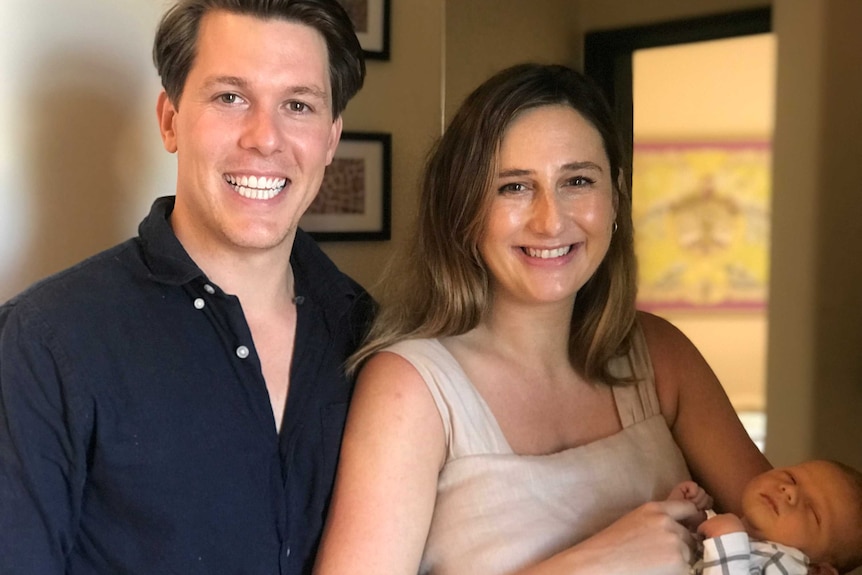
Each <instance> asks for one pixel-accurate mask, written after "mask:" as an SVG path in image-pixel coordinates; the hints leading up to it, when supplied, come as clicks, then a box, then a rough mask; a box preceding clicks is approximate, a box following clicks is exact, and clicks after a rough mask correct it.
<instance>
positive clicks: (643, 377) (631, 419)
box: [610, 323, 661, 427]
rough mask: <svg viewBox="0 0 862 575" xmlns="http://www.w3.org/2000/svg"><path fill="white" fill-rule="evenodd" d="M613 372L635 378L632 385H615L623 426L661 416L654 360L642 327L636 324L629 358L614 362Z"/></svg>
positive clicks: (614, 389)
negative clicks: (653, 365) (656, 389)
mask: <svg viewBox="0 0 862 575" xmlns="http://www.w3.org/2000/svg"><path fill="white" fill-rule="evenodd" d="M610 369H611V373H613V374H614V375H616V376H618V377H633V378H634V379H635V381H634V382H632V383H631V384H620V385H614V386H613V387H612V388H611V389H612V390H613V394H614V401H615V402H616V404H617V413H618V414H619V416H620V421H621V422H622V425H623V427H628V426H630V425H633V424H635V423H638V422H641V421H643V420H645V419H648V418H650V417H652V416H653V415H657V414H660V413H661V407H660V406H659V402H658V395H656V391H655V374H654V373H653V367H652V361H651V360H650V357H649V350H648V349H647V344H646V338H645V337H644V334H643V331H642V330H641V328H640V324H638V323H636V324H635V327H634V329H633V331H632V346H631V350H629V353H628V354H627V355H623V356H619V357H615V358H614V359H612V360H611V364H610Z"/></svg>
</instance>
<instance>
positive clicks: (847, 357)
mask: <svg viewBox="0 0 862 575" xmlns="http://www.w3.org/2000/svg"><path fill="white" fill-rule="evenodd" d="M167 5H168V2H167V1H166V0H123V1H117V0H65V1H64V2H56V1H55V0H5V1H4V2H2V3H0V19H2V21H3V22H6V23H7V26H6V27H5V29H4V42H3V43H0V69H2V71H3V77H4V78H5V79H6V82H7V84H6V85H7V90H6V98H5V102H4V105H3V106H0V299H2V300H5V299H7V298H9V297H11V296H12V295H13V294H14V293H16V292H17V291H19V290H20V289H22V288H23V287H25V286H26V285H28V284H30V283H32V282H33V281H34V280H36V279H38V278H40V277H43V276H45V275H47V274H49V273H52V272H54V271H57V270H59V269H62V268H64V267H66V266H68V265H71V264H73V263H75V262H76V261H79V260H80V259H82V258H84V257H86V256H88V255H90V254H91V253H94V252H95V251H98V250H100V249H103V248H106V247H108V246H110V245H113V244H115V243H117V242H119V241H121V240H123V239H125V238H127V237H129V236H130V235H133V234H134V233H135V230H136V226H137V223H138V222H139V220H140V219H141V218H142V217H143V215H144V214H145V213H146V212H147V210H148V208H149V204H150V203H151V201H152V199H153V198H155V197H157V196H161V195H166V194H171V193H173V186H174V168H175V163H174V162H175V160H174V158H173V156H170V155H168V154H167V153H165V152H164V151H163V149H162V147H161V143H160V139H159V134H158V129H157V124H156V121H155V118H156V116H155V100H156V95H157V93H158V90H159V83H158V78H157V76H156V73H155V71H154V69H153V65H152V61H151V56H150V53H151V42H152V34H153V31H154V28H155V25H156V22H157V20H158V18H159V16H160V14H161V13H162V12H163V11H164V9H165V8H166V6H167ZM763 6H771V7H772V14H773V31H774V34H775V57H776V61H777V64H776V69H775V80H774V82H775V109H774V134H773V142H772V158H771V167H770V177H771V182H772V205H771V224H770V238H769V253H768V257H769V261H768V267H769V274H770V282H769V288H768V293H767V298H766V301H767V303H768V307H766V308H764V309H765V311H764V314H768V327H764V328H763V333H762V334H761V335H760V336H758V337H760V339H761V341H762V345H763V347H764V351H765V356H764V357H765V358H766V360H765V361H764V363H763V364H757V362H756V361H754V362H751V363H749V362H748V361H747V360H743V361H738V362H737V364H736V365H735V369H736V370H737V372H738V373H737V374H736V375H734V374H730V375H725V376H723V377H724V379H725V385H726V388H727V389H728V390H729V391H730V392H731V393H732V394H734V393H736V392H734V391H733V390H734V389H735V386H737V384H738V383H739V380H742V379H744V378H745V377H746V376H747V375H751V374H760V375H759V377H760V380H761V382H762V383H761V385H762V389H761V390H760V391H758V393H759V394H760V396H759V397H761V398H762V399H763V401H765V406H766V408H765V412H766V415H767V425H766V437H767V441H766V454H767V456H768V457H769V458H770V459H771V460H772V462H773V463H774V464H776V465H781V464H788V463H794V462H796V461H798V460H801V459H804V458H809V457H833V458H837V459H841V460H843V461H845V462H847V463H849V464H852V465H855V466H858V467H862V449H860V447H859V446H860V445H862V424H860V423H859V422H860V417H859V411H860V409H862V354H860V353H859V351H858V348H859V344H860V342H862V306H860V305H859V304H860V296H859V289H858V286H859V285H860V283H862V281H860V280H862V253H860V252H862V226H860V225H859V224H858V222H859V221H860V220H862V202H860V201H859V199H858V196H859V184H858V182H860V181H862V161H860V155H859V154H860V152H859V150H860V149H862V106H859V102H860V101H862V67H860V66H859V64H858V54H860V53H862V36H860V35H859V34H858V33H857V30H858V27H859V26H860V25H862V3H860V2H858V1H857V0H819V1H817V2H811V1H810V0H773V1H772V2H769V1H766V0H657V1H655V2H649V3H645V2H642V1H641V0H531V1H529V2H527V1H524V0H391V50H390V57H389V59H388V60H369V62H368V78H367V81H366V87H365V88H364V89H363V91H362V92H360V94H359V95H358V96H357V98H356V99H355V100H354V101H353V102H352V103H351V104H350V106H349V107H348V110H347V112H346V114H345V129H347V130H350V131H358V132H362V131H371V132H387V133H389V134H391V136H392V214H391V216H392V222H391V226H392V232H391V240H389V241H373V242H334V243H329V242H327V243H325V244H324V249H325V251H327V252H328V253H329V254H330V255H331V257H332V258H333V259H334V260H335V261H336V263H338V264H339V265H340V266H341V267H342V269H344V270H345V271H346V272H348V273H349V274H351V275H352V276H354V277H355V278H356V279H357V280H359V281H360V282H362V283H363V284H364V285H366V286H367V287H369V288H370V289H371V290H372V292H375V290H376V289H377V288H376V283H375V282H376V279H377V278H378V276H379V274H380V272H381V270H382V268H383V266H384V265H385V262H386V261H387V259H388V257H389V255H390V254H391V253H392V251H393V250H394V249H395V248H396V247H397V246H399V245H400V244H402V243H403V242H404V241H405V239H406V238H407V237H409V235H410V234H411V233H412V230H411V221H412V217H413V209H414V205H415V201H416V196H417V193H416V188H417V181H418V175H419V173H420V171H421V168H422V164H423V162H424V159H425V154H426V152H427V150H428V148H429V147H430V145H431V144H432V143H433V141H434V140H435V138H436V137H437V136H438V135H439V133H440V131H441V129H442V127H443V126H444V125H445V122H446V120H447V119H448V118H449V117H450V116H451V114H452V113H453V111H454V109H455V108H456V107H457V105H458V104H459V103H460V101H461V100H462V99H463V97H464V96H465V95H466V94H467V93H468V92H469V91H470V90H471V89H472V88H473V87H475V85H476V84H477V83H478V82H479V81H480V80H481V79H483V78H485V77H486V76H488V75H489V74H491V73H493V72H495V71H497V70H499V69H501V68H503V67H505V66H507V65H509V64H512V63H515V62H519V61H524V60H538V61H546V62H563V63H568V64H571V65H573V66H575V67H581V65H582V57H583V54H582V45H583V37H584V34H585V33H586V32H590V31H594V30H603V29H613V28H620V27H628V26H634V25H642V24H650V23H657V22H662V21H669V20H677V19H685V18H693V17H698V16H704V15H710V14H715V13H721V12H729V11H736V10H743V9H748V8H756V7H763ZM737 66H738V68H737V69H736V70H735V71H734V70H730V71H729V73H728V77H727V78H726V81H727V82H728V83H745V82H746V61H745V60H744V59H741V60H740V61H739V62H738V63H737ZM740 113H742V110H740ZM684 321H685V320H683V322H684ZM764 326H767V323H764ZM734 333H735V332H734V331H733V330H730V332H727V331H723V330H715V331H714V332H713V330H706V333H705V334H701V335H699V336H698V338H699V341H698V344H699V345H701V346H703V347H706V348H709V347H719V348H720V347H721V346H722V345H724V343H725V342H728V341H729V340H730V339H731V338H733V337H734ZM711 334H712V335H713V336H714V337H713V339H712V340H710V337H711ZM742 388H743V390H750V389H751V387H750V386H748V385H743V386H742ZM743 393H744V392H743Z"/></svg>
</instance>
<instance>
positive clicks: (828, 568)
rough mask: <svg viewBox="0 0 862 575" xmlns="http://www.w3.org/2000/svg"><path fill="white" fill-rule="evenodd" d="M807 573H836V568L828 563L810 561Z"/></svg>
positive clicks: (819, 574) (831, 574) (823, 574)
mask: <svg viewBox="0 0 862 575" xmlns="http://www.w3.org/2000/svg"><path fill="white" fill-rule="evenodd" d="M808 575H838V570H837V569H836V568H835V567H833V566H832V565H830V564H829V563H811V564H810V565H808Z"/></svg>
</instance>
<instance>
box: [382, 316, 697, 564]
mask: <svg viewBox="0 0 862 575" xmlns="http://www.w3.org/2000/svg"><path fill="white" fill-rule="evenodd" d="M634 339H635V343H634V345H633V349H632V351H631V352H630V353H629V355H628V356H625V357H620V358H617V359H616V360H615V365H613V366H612V367H613V369H614V370H615V371H614V373H615V374H618V375H619V374H623V373H633V374H636V375H637V377H638V378H639V382H638V383H637V385H630V386H624V387H614V388H613V393H614V399H615V401H616V405H617V411H618V412H619V415H620V419H621V421H622V425H623V429H622V430H621V431H620V432H619V433H617V434H615V435H612V436H610V437H606V438H604V439H600V440H598V441H595V442H593V443H589V444H587V445H582V446H578V447H574V448H571V449H567V450H564V451H561V452H558V453H554V454H550V455H541V456H534V455H530V456H524V455H518V454H516V453H513V452H512V449H511V448H510V447H509V445H508V443H507V442H506V439H505V437H504V436H503V433H502V431H501V430H500V427H499V426H498V424H497V421H496V420H495V419H494V416H493V414H492V413H491V411H490V409H489V408H488V405H487V404H486V403H485V401H484V400H483V399H482V397H481V395H479V393H478V391H477V390H476V388H475V387H473V384H472V383H471V382H470V381H469V380H468V379H467V376H466V374H465V373H464V371H463V370H462V368H461V366H460V365H459V364H458V362H457V361H456V360H455V358H454V357H453V356H452V355H451V354H450V353H449V352H448V350H446V348H445V347H444V346H443V345H442V344H441V343H440V342H439V341H438V340H436V339H416V340H409V341H404V342H400V343H397V344H395V345H393V346H391V347H390V348H388V349H387V351H390V352H393V353H396V354H398V355H400V356H402V357H404V358H405V359H406V360H408V361H409V362H410V363H411V364H412V365H413V366H414V367H415V368H416V369H417V370H418V371H419V373H420V374H421V375H422V377H423V378H424V380H425V382H426V384H427V385H428V389H429V390H430V391H431V394H432V395H433V397H434V401H435V402H436V404H437V409H438V410H439V412H440V417H441V418H442V420H443V427H444V429H445V432H446V444H447V447H448V454H447V458H446V463H445V464H444V467H443V469H442V471H441V472H440V477H439V479H438V481H437V500H436V503H435V508H434V514H433V518H432V520H431V528H430V532H429V534H428V540H427V542H426V546H425V552H424V554H423V557H422V564H421V568H420V571H419V572H420V573H421V574H425V573H429V574H434V575H456V574H457V575H503V574H507V573H513V572H515V571H517V570H518V569H521V568H523V567H526V566H529V565H533V564H535V563H538V562H540V561H542V560H543V559H546V558H548V557H550V556H552V555H554V554H556V553H557V552H558V551H561V550H563V549H565V548H567V547H570V546H572V545H574V544H575V543H578V542H579V541H581V540H583V539H585V538H587V537H589V536H590V535H592V534H594V533H596V532H598V531H600V530H601V529H603V528H604V527H606V526H608V525H610V524H611V523H613V522H614V521H615V520H616V519H618V518H619V517H621V516H622V515H624V514H625V513H627V512H628V511H631V510H632V509H634V508H635V507H637V506H639V505H641V504H642V503H645V502H647V501H652V500H660V499H664V498H665V497H666V496H667V495H668V493H669V492H670V490H671V488H673V486H674V485H676V484H677V483H678V482H680V481H683V480H686V479H689V478H690V477H689V473H688V469H687V468H686V464H685V461H684V459H683V457H682V454H681V453H680V451H679V448H678V447H677V445H676V443H675V442H674V441H673V438H672V436H671V434H670V431H669V430H668V428H667V425H666V423H665V420H664V418H663V417H662V415H661V413H660V411H659V404H658V398H657V396H656V392H655V385H654V381H653V370H652V364H651V363H650V359H649V355H648V353H647V350H646V343H645V341H644V339H643V335H642V334H641V333H640V331H639V330H638V332H637V334H636V337H635V338H634Z"/></svg>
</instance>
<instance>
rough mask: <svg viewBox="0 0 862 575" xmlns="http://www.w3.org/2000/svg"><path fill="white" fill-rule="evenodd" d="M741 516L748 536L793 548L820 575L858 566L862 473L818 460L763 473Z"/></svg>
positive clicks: (747, 490) (750, 491)
mask: <svg viewBox="0 0 862 575" xmlns="http://www.w3.org/2000/svg"><path fill="white" fill-rule="evenodd" d="M742 512H743V523H744V524H745V527H746V530H747V531H748V534H749V535H750V536H751V537H753V538H755V539H763V540H768V541H775V542H777V543H781V544H782V545H788V546H790V547H796V548H797V549H799V550H801V551H802V552H803V553H805V554H806V555H808V557H809V559H810V560H811V563H812V564H819V565H820V566H821V567H823V568H824V569H825V571H824V572H833V573H834V572H837V573H846V572H848V571H850V570H852V569H854V568H855V567H858V566H859V565H862V473H859V472H858V471H856V470H854V469H852V468H850V467H847V466H846V465H844V464H841V463H838V462H833V461H824V460H816V461H808V462H805V463H802V464H799V465H794V466H792V467H784V468H781V469H773V470H772V471H767V472H766V473H762V474H760V475H758V476H757V477H755V478H754V479H752V480H751V481H750V482H749V483H748V485H747V486H746V487H745V491H744V492H743V495H742ZM827 565H829V566H832V567H833V568H834V569H828V568H827V567H826V566H827Z"/></svg>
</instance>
